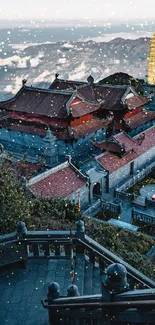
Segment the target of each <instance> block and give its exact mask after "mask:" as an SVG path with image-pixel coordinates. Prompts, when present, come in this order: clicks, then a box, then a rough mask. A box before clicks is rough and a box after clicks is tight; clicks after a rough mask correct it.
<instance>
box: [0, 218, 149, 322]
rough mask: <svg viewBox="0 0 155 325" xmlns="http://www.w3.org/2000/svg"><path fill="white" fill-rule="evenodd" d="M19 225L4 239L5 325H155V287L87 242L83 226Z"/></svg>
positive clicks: (0, 314)
mask: <svg viewBox="0 0 155 325" xmlns="http://www.w3.org/2000/svg"><path fill="white" fill-rule="evenodd" d="M17 226H18V227H17V232H15V233H12V234H8V235H3V236H0V325H1V324H2V325H49V324H50V325H111V324H112V325H121V324H122V325H127V324H128V325H131V324H132V325H135V324H139V325H148V324H149V325H150V324H152V325H154V319H155V282H154V281H152V280H151V279H150V278H148V277H147V276H145V275H144V274H142V273H141V272H139V271H138V270H136V269H135V268H133V267H132V266H131V265H129V264H128V263H126V262H125V261H123V260H122V259H121V258H119V257H118V256H116V255H115V254H113V253H112V252H110V251H109V250H107V249H106V248H104V247H103V246H101V245H99V244H98V243H97V242H96V241H94V240H93V239H92V238H90V237H88V236H87V235H86V234H85V227H84V223H83V221H78V222H77V223H76V230H72V231H27V229H26V227H25V224H24V223H22V222H19V223H18V225H17ZM73 260H74V275H75V277H74V286H73V285H72V286H71V284H72V281H71V277H72V275H71V274H70V271H71V264H72V263H71V262H73ZM111 264H113V265H111ZM108 270H109V271H108ZM108 272H110V273H108ZM51 283H52V285H51ZM53 286H54V289H53ZM69 286H71V287H70V289H71V291H68V287H69ZM57 288H58V289H57ZM113 288H114V289H113ZM72 289H73V291H74V294H72V293H73V291H72ZM135 289H138V290H135ZM111 290H112V291H111ZM79 294H80V296H79ZM43 307H44V308H43ZM131 307H132V308H131ZM131 309H134V313H133V312H131Z"/></svg>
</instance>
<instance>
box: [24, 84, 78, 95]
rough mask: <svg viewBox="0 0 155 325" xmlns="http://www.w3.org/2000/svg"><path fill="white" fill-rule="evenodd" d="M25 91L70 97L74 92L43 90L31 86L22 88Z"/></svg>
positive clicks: (67, 90)
mask: <svg viewBox="0 0 155 325" xmlns="http://www.w3.org/2000/svg"><path fill="white" fill-rule="evenodd" d="M23 88H25V89H27V90H30V91H39V92H42V93H50V94H61V95H72V94H73V93H74V90H69V89H64V90H63V89H61V90H59V89H44V88H39V87H31V86H25V87H23Z"/></svg>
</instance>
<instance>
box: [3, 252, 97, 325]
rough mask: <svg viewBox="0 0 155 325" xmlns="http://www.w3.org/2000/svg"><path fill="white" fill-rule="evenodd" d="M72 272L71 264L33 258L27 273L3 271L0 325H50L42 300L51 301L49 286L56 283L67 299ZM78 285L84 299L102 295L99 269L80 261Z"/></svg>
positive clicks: (13, 267)
mask: <svg viewBox="0 0 155 325" xmlns="http://www.w3.org/2000/svg"><path fill="white" fill-rule="evenodd" d="M70 268H71V262H70V260H48V259H42V258H32V259H29V260H28V261H27V268H26V269H22V268H20V267H19V266H18V267H17V266H10V267H9V268H5V269H3V270H0V325H47V324H49V323H48V312H47V310H45V309H44V308H43V306H42V304H41V300H42V299H46V298H47V291H48V285H49V283H51V282H53V281H55V282H58V283H59V285H60V291H61V295H65V296H66V295H67V287H68V286H69V285H70V284H71V275H70ZM75 284H76V285H77V286H78V288H79V292H80V295H82V294H96V293H101V278H100V273H99V269H97V268H95V267H93V265H92V264H90V263H89V262H87V261H85V260H84V259H83V258H80V257H79V258H78V259H77V261H76V268H75Z"/></svg>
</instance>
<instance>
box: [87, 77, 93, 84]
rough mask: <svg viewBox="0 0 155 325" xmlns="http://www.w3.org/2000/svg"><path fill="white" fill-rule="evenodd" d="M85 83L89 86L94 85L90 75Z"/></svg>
mask: <svg viewBox="0 0 155 325" xmlns="http://www.w3.org/2000/svg"><path fill="white" fill-rule="evenodd" d="M87 81H88V83H89V84H90V85H93V83H94V78H93V77H92V76H91V75H90V76H89V77H88V78H87Z"/></svg>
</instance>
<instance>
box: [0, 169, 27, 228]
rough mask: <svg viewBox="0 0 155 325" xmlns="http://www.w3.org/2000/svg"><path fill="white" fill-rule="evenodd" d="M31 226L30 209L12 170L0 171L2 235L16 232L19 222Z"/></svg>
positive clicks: (0, 222)
mask: <svg viewBox="0 0 155 325" xmlns="http://www.w3.org/2000/svg"><path fill="white" fill-rule="evenodd" d="M19 220H22V221H24V222H26V224H27V225H29V224H30V209H29V203H28V202H27V200H26V198H25V195H24V193H23V192H22V190H21V189H20V186H19V184H18V183H17V181H16V179H15V177H14V175H13V172H12V170H11V168H9V167H7V166H1V169H0V233H8V232H11V231H14V230H15V228H16V223H17V221H19Z"/></svg>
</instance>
